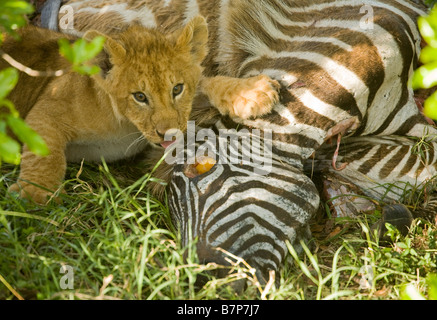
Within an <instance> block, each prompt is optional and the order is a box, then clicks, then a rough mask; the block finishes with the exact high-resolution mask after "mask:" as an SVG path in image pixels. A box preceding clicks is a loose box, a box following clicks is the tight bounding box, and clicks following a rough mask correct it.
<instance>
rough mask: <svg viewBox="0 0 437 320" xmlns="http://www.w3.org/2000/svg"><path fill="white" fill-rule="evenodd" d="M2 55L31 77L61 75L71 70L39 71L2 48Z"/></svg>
mask: <svg viewBox="0 0 437 320" xmlns="http://www.w3.org/2000/svg"><path fill="white" fill-rule="evenodd" d="M0 56H1V57H2V58H3V59H4V60H5V61H6V62H7V63H9V64H10V65H11V66H13V67H14V68H16V69H18V70H19V71H21V72H24V73H26V74H27V75H29V76H31V77H60V76H62V75H64V74H66V73H67V72H68V71H69V70H57V71H37V70H33V69H32V68H29V67H26V66H25V65H24V64H22V63H20V62H18V61H17V60H15V59H14V58H12V57H11V56H10V55H8V54H7V53H6V52H4V51H3V50H1V49H0Z"/></svg>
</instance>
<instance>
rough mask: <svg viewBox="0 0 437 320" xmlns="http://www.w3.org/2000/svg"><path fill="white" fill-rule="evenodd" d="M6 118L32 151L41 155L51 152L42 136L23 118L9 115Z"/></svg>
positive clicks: (19, 137)
mask: <svg viewBox="0 0 437 320" xmlns="http://www.w3.org/2000/svg"><path fill="white" fill-rule="evenodd" d="M6 120H7V122H8V125H9V127H10V128H11V129H12V131H13V132H14V133H15V135H16V136H17V137H18V139H20V141H22V142H23V143H25V144H26V145H27V147H28V148H29V150H30V151H32V152H33V153H35V154H37V155H39V156H46V155H48V154H49V149H48V147H47V145H46V143H45V142H44V140H43V139H42V138H41V136H39V135H38V134H37V133H36V132H35V131H34V130H33V129H32V128H30V127H29V126H28V125H27V124H26V123H25V122H24V121H23V120H22V119H20V118H17V117H13V116H8V117H7V118H6Z"/></svg>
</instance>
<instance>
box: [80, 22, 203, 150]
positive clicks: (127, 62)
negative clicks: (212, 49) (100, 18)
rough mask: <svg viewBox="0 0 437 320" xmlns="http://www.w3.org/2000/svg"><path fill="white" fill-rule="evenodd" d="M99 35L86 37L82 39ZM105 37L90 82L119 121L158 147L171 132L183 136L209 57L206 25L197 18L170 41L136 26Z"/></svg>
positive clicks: (163, 36)
mask: <svg viewBox="0 0 437 320" xmlns="http://www.w3.org/2000/svg"><path fill="white" fill-rule="evenodd" d="M97 35H101V34H100V33H99V32H97V31H88V32H87V33H86V34H85V36H84V38H86V39H92V38H94V37H95V36H97ZM105 37H106V42H105V47H104V52H103V53H102V54H101V55H100V56H99V58H98V61H97V63H98V64H99V65H100V67H101V69H102V71H101V73H100V74H99V75H95V76H94V77H95V79H96V81H97V83H98V84H99V86H100V87H102V88H103V90H104V91H105V92H106V93H107V94H109V96H110V98H111V102H112V106H113V108H114V112H115V113H116V114H117V116H119V117H120V118H123V117H125V118H127V119H129V120H130V121H131V122H132V123H134V124H135V125H136V127H137V128H138V129H139V130H140V131H141V132H142V133H143V135H144V136H145V137H146V138H147V139H148V140H149V141H150V142H153V143H162V142H163V140H164V134H165V132H166V131H167V130H169V129H180V130H182V131H184V130H185V129H186V126H187V121H188V118H189V115H190V112H191V107H192V102H193V99H194V96H195V93H196V87H197V85H198V82H199V79H200V76H201V73H202V67H201V63H202V61H203V59H204V58H205V56H206V54H207V41H208V30H207V25H206V22H205V19H204V18H202V17H196V18H194V19H193V20H191V21H190V22H189V23H188V24H187V25H186V26H185V27H184V28H183V29H182V30H179V31H177V32H175V33H173V34H169V35H165V34H162V33H160V32H159V31H156V30H150V29H147V28H145V27H142V26H139V25H134V26H131V27H129V28H128V29H126V30H125V31H123V32H121V33H120V34H117V35H111V36H105Z"/></svg>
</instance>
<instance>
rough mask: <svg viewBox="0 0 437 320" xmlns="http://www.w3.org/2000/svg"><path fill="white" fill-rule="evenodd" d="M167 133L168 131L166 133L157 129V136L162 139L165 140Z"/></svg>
mask: <svg viewBox="0 0 437 320" xmlns="http://www.w3.org/2000/svg"><path fill="white" fill-rule="evenodd" d="M166 131H167V130H165V131H161V130H158V129H156V134H157V135H158V136H159V137H160V138H162V139H164V136H165V132H166Z"/></svg>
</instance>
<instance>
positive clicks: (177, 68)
mask: <svg viewBox="0 0 437 320" xmlns="http://www.w3.org/2000/svg"><path fill="white" fill-rule="evenodd" d="M98 35H103V34H102V33H100V32H99V31H96V30H90V31H88V32H87V33H86V34H85V35H84V38H86V39H92V38H94V37H95V36H98ZM22 37H23V41H22V42H15V41H14V40H12V39H8V40H7V41H6V42H5V44H4V46H3V50H5V51H6V52H7V53H8V54H10V55H11V56H12V57H14V58H15V59H17V60H18V61H20V62H22V63H23V64H25V65H27V66H29V67H31V68H33V69H36V70H49V69H51V70H57V69H68V68H69V63H68V62H67V61H66V60H65V59H64V58H63V57H61V56H60V55H59V54H58V47H57V40H58V39H59V38H60V37H61V36H60V35H59V34H57V33H54V32H51V31H48V30H41V29H36V28H27V29H25V30H24V31H23V32H22ZM62 37H65V35H62ZM106 38H107V39H106V43H105V49H104V52H102V53H101V54H100V55H99V56H98V57H97V58H96V59H95V62H96V63H97V64H98V65H100V66H101V68H102V72H101V74H98V75H94V76H92V77H87V76H81V75H79V74H77V73H72V72H71V73H68V74H66V75H64V76H61V77H57V78H47V77H46V78H32V77H29V76H27V75H25V74H21V76H20V81H19V83H18V85H17V88H16V89H15V90H14V91H13V92H12V94H11V96H10V99H11V100H12V101H13V102H14V103H15V104H16V107H17V109H18V110H19V112H20V114H21V115H22V116H23V117H25V120H26V122H27V123H28V124H29V125H30V126H31V127H32V128H33V129H34V130H35V131H37V132H38V133H39V134H40V135H41V136H42V137H43V138H44V140H45V141H46V143H47V145H48V147H49V149H50V155H49V156H47V157H39V156H37V155H35V154H33V153H31V152H30V151H29V150H28V149H27V147H26V146H24V148H23V155H22V163H21V171H20V176H19V179H18V181H17V183H16V184H14V185H12V186H11V187H10V190H11V191H17V192H19V193H20V196H21V197H25V198H30V199H33V200H34V201H35V202H37V203H45V202H46V201H47V198H48V197H49V196H52V195H53V192H54V191H56V190H57V189H59V186H60V185H61V184H62V181H63V178H64V175H65V170H66V163H67V161H81V160H82V159H85V160H88V161H99V160H100V159H101V157H104V158H105V160H106V161H114V160H119V159H123V158H127V157H129V156H132V155H134V154H137V153H139V152H140V151H142V150H143V149H144V148H145V146H146V144H147V141H149V142H151V143H155V144H159V143H161V142H163V139H164V134H165V132H166V131H167V130H169V129H179V130H182V131H183V130H185V129H186V125H187V121H188V119H189V114H190V112H191V108H192V103H193V99H194V97H195V94H196V90H197V87H198V85H199V82H200V85H199V88H200V92H201V93H203V94H204V95H206V96H207V97H208V98H209V99H210V100H211V101H212V102H213V103H214V105H215V106H216V107H217V109H218V110H219V111H220V113H222V114H229V115H230V116H235V117H241V118H249V117H253V116H258V115H262V114H265V113H267V112H269V111H270V110H271V107H272V106H273V104H274V103H275V102H276V101H277V99H278V93H277V91H276V90H277V87H278V84H277V82H276V81H273V80H271V79H270V78H268V77H265V76H259V77H254V78H248V79H235V78H229V77H216V78H202V76H201V73H202V67H201V62H202V61H203V59H204V58H205V56H206V55H207V45H206V43H207V41H208V32H207V26H206V22H205V20H204V18H202V17H196V18H194V19H192V20H191V21H190V22H189V23H188V24H187V25H186V26H185V27H184V28H183V29H181V30H177V31H175V32H174V33H172V34H169V35H166V34H164V33H161V32H159V31H157V30H152V29H148V28H145V27H143V26H140V25H132V26H130V27H128V28H126V29H125V30H124V31H122V32H121V33H111V34H110V36H108V35H106ZM71 40H73V38H71ZM0 67H1V68H3V67H6V63H5V62H3V61H2V62H0ZM178 84H183V91H182V93H181V94H180V95H178V96H176V97H173V95H172V90H173V88H175V86H177V85H178ZM137 92H141V93H144V94H145V95H146V97H147V103H139V102H138V101H136V100H135V98H134V95H133V94H134V93H137ZM144 138H146V139H147V141H146V140H145V139H144Z"/></svg>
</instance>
